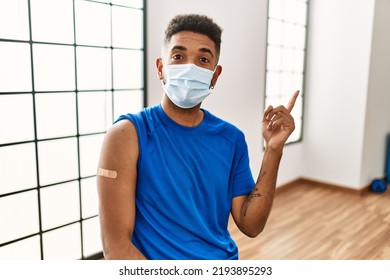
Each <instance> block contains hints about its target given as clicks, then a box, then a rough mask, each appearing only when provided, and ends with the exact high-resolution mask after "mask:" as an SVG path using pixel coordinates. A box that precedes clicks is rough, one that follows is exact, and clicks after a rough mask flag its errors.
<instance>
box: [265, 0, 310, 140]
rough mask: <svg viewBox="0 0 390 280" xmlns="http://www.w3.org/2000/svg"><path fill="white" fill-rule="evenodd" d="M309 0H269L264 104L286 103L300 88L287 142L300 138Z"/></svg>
mask: <svg viewBox="0 0 390 280" xmlns="http://www.w3.org/2000/svg"><path fill="white" fill-rule="evenodd" d="M308 5H309V3H308V0H269V1H268V37H267V65H266V82H265V84H266V86H265V102H264V104H265V108H266V107H268V106H269V105H276V104H283V105H287V103H288V101H289V99H290V98H291V96H292V94H293V92H294V91H295V90H297V89H299V90H300V95H299V97H298V99H297V101H296V103H295V107H294V109H293V111H292V115H293V116H294V119H295V126H296V128H295V131H294V132H293V133H292V134H291V135H290V138H289V139H288V140H287V143H292V142H297V141H300V140H301V139H302V123H303V97H304V93H305V92H304V79H305V58H306V34H307V18H308Z"/></svg>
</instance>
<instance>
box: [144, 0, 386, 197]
mask: <svg viewBox="0 0 390 280" xmlns="http://www.w3.org/2000/svg"><path fill="white" fill-rule="evenodd" d="M375 5H376V9H375ZM388 6H389V1H388V0H376V2H375V0H343V1H339V0H327V1H323V0H311V4H310V29H309V42H308V56H307V77H306V89H305V95H306V96H305V112H304V117H305V120H304V135H303V141H302V143H299V144H293V145H289V146H287V147H286V148H285V151H284V156H283V160H282V163H281V166H280V171H279V179H278V185H281V184H284V183H287V182H289V181H292V180H294V179H297V178H299V177H305V178H310V179H314V180H317V181H323V182H328V183H331V184H337V185H341V186H345V187H349V188H354V189H360V188H362V187H364V186H367V185H368V184H369V183H370V181H371V179H372V178H374V177H377V176H383V170H384V166H383V165H384V151H385V147H384V141H385V139H384V136H383V135H384V134H386V133H387V132H389V131H390V110H389V109H388V107H389V104H390V93H389V92H386V91H388V89H389V88H390V85H389V82H390V78H389V73H390V70H389V67H390V66H389V65H390V63H389V50H390V46H389V44H390V43H389V38H390V36H388V34H390V33H389V26H390V23H389V20H390V15H389V11H390V9H389V7H388ZM147 7H148V14H147V17H148V18H147V29H148V37H147V40H148V50H147V56H148V61H149V62H148V92H149V100H148V104H149V105H152V104H156V103H158V102H160V99H161V94H162V90H161V86H160V83H159V81H158V79H157V78H155V77H156V72H155V67H154V62H155V59H156V57H158V56H159V55H160V48H161V42H162V38H163V32H164V30H165V27H166V24H167V22H168V21H169V19H171V18H172V17H173V16H174V15H176V14H178V13H204V14H206V15H209V16H211V17H212V18H214V19H215V21H216V22H217V23H218V24H219V25H221V27H222V28H223V29H224V32H223V35H222V52H221V60H220V64H221V65H222V66H223V73H222V75H221V77H220V79H219V81H218V84H217V86H216V88H215V90H214V93H213V95H211V96H210V97H208V98H207V99H206V101H205V102H204V107H205V108H206V109H208V110H210V111H211V112H213V113H215V114H216V115H218V116H220V117H222V118H224V119H226V120H228V121H230V122H232V123H234V124H235V125H237V126H238V127H239V128H240V129H242V130H243V131H244V133H245V134H246V138H247V142H248V145H249V152H250V157H251V168H252V172H253V173H254V176H257V172H258V168H259V166H260V163H261V157H262V144H261V142H262V139H261V132H260V119H261V114H262V108H263V97H264V77H265V75H264V70H265V69H264V68H265V45H266V13H267V10H266V7H267V1H266V0H261V1H259V0H246V1H241V2H238V3H236V2H233V1H225V0H213V1H207V0H197V1H196V0H192V1H190V0H187V1H183V0H165V1H154V0H148V1H147ZM374 12H375V16H376V19H375V24H374ZM373 30H374V32H373ZM372 38H373V45H372V46H371V40H372ZM371 49H372V52H371ZM293 90H294V89H292V91H293Z"/></svg>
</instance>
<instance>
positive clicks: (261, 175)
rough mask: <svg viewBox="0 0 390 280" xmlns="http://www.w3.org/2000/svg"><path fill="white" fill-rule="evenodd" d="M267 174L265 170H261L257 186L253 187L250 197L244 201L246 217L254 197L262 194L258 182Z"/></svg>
mask: <svg viewBox="0 0 390 280" xmlns="http://www.w3.org/2000/svg"><path fill="white" fill-rule="evenodd" d="M265 174H267V172H265V171H261V172H260V175H259V177H258V178H257V181H256V185H255V187H254V188H253V190H252V191H251V193H250V194H249V195H248V197H247V198H246V200H245V202H244V209H243V210H244V217H246V213H247V211H248V208H249V205H250V203H251V201H252V199H253V198H255V197H260V196H261V193H260V191H259V188H258V187H257V184H258V183H260V181H261V179H263V177H264V176H265Z"/></svg>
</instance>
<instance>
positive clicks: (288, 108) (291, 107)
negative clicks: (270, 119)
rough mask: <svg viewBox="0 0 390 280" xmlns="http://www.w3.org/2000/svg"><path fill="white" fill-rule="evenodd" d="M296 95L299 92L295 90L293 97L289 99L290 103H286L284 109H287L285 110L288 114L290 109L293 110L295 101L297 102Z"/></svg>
mask: <svg viewBox="0 0 390 280" xmlns="http://www.w3.org/2000/svg"><path fill="white" fill-rule="evenodd" d="M298 95H299V90H297V91H296V92H295V93H294V95H293V96H292V97H291V99H290V101H289V102H288V104H287V107H286V108H287V110H288V111H289V112H291V111H292V109H293V108H294V105H295V101H296V100H297V98H298Z"/></svg>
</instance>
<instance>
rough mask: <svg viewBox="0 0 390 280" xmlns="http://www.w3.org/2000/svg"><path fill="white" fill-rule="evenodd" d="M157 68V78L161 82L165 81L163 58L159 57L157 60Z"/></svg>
mask: <svg viewBox="0 0 390 280" xmlns="http://www.w3.org/2000/svg"><path fill="white" fill-rule="evenodd" d="M156 68H157V78H158V79H159V80H162V79H163V63H162V58H161V57H158V58H157V59H156Z"/></svg>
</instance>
